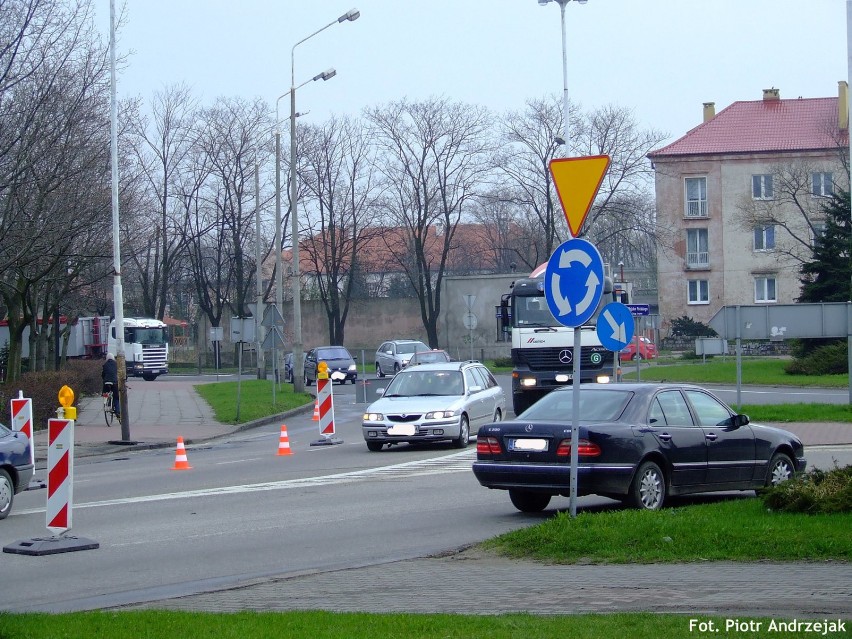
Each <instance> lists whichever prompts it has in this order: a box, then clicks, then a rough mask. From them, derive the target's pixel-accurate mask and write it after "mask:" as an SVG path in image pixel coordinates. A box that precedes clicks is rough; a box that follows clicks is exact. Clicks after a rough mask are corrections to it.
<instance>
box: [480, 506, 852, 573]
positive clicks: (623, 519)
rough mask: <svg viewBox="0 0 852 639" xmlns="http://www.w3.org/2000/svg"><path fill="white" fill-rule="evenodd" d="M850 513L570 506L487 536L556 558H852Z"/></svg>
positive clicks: (505, 547)
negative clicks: (572, 511)
mask: <svg viewBox="0 0 852 639" xmlns="http://www.w3.org/2000/svg"><path fill="white" fill-rule="evenodd" d="M850 530H852V513H843V514H832V515H805V514H801V513H778V512H772V511H769V510H768V509H767V508H766V507H765V506H764V504H763V502H762V501H761V500H760V499H757V498H739V499H731V500H725V501H716V502H713V503H706V504H694V505H689V506H684V507H673V508H664V509H662V510H659V511H654V512H648V511H639V510H632V509H624V510H611V511H603V512H583V513H580V514H578V515H577V517H575V518H574V519H572V518H571V517H570V515H569V514H568V513H566V512H561V513H559V514H557V515H556V516H555V517H552V518H551V519H548V520H547V521H545V522H543V523H541V524H539V525H537V526H532V527H530V528H524V529H521V530H517V531H514V532H510V533H506V534H504V535H500V536H499V537H496V538H494V539H491V540H488V541H486V542H483V546H484V547H485V548H487V549H491V550H495V551H497V552H499V553H500V554H503V555H506V556H509V557H515V558H527V559H536V560H540V561H548V562H552V563H565V564H569V563H577V562H592V563H619V564H620V563H657V562H691V561H762V560H772V561H822V560H841V561H849V560H852V535H850V534H849V531H850Z"/></svg>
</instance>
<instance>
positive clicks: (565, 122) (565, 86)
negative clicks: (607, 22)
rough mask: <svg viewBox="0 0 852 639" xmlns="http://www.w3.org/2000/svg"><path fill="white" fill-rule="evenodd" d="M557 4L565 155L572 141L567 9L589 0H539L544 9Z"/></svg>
mask: <svg viewBox="0 0 852 639" xmlns="http://www.w3.org/2000/svg"><path fill="white" fill-rule="evenodd" d="M551 2H556V3H557V4H558V5H559V11H560V13H561V14H562V119H563V122H562V127H563V128H562V131H563V132H562V139H563V141H564V144H565V155H566V156H567V155H568V153H569V146H568V145H569V142H570V140H571V138H570V136H569V134H568V41H567V38H566V36H565V7H566V6H567V4H568V3H569V2H578V3H580V4H586V2H588V0H538V3H539V5H541V6H542V7H543V6H545V5H548V4H550V3H551Z"/></svg>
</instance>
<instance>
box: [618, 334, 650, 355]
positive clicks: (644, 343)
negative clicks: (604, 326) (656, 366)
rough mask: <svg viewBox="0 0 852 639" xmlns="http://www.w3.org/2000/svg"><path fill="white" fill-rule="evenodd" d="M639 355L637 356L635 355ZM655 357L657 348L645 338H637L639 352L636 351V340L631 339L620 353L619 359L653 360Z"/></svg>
mask: <svg viewBox="0 0 852 639" xmlns="http://www.w3.org/2000/svg"><path fill="white" fill-rule="evenodd" d="M637 352H638V353H639V355H638V356H637V355H636V353H637ZM656 356H657V346H656V345H655V344H654V342H652V341H651V340H649V339H648V338H647V337H639V350H638V351H637V350H636V339H635V338H634V339H632V340H631V341H630V343H629V344H627V346H625V347H624V348H623V349H622V351H621V359H623V360H625V359H654V358H655V357H656Z"/></svg>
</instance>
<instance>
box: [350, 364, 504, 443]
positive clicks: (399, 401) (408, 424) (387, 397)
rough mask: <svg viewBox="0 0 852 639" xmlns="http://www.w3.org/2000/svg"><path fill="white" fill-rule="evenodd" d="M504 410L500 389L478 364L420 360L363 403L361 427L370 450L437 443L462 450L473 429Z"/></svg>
mask: <svg viewBox="0 0 852 639" xmlns="http://www.w3.org/2000/svg"><path fill="white" fill-rule="evenodd" d="M505 412H506V397H505V393H503V389H502V388H500V385H499V384H498V383H497V380H496V379H494V376H493V375H492V374H491V372H490V371H489V370H488V369H487V368H486V367H485V366H483V365H482V364H480V363H479V362H474V361H467V362H441V363H437V364H420V365H418V366H415V367H413V368H408V369H405V370H403V371H400V372H399V373H397V374H396V375H395V376H394V378H393V379H392V380H391V382H390V383H389V384H388V387H387V389H385V392H384V394H383V395H382V398H381V399H379V400H377V401H375V402H373V403H372V404H370V406H368V407H367V412H365V413H364V419H363V421H362V424H361V427H362V431H363V434H364V441H366V442H367V448H368V449H370V450H371V451H378V450H381V449H382V447H383V446H384V445H385V444H400V443H422V442H441V441H452V442H453V444H455V446H456V447H458V448H465V447H466V446H467V445H468V444H469V443H470V433H471V432H476V431H477V430H478V429H479V427H480V426H482V425H484V424H488V423H491V422H499V421H500V420H501V419H502V418H503V415H504V414H505Z"/></svg>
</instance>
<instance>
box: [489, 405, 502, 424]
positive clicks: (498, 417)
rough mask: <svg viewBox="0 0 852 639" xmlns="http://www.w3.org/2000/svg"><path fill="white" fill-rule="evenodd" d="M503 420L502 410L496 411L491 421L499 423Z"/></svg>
mask: <svg viewBox="0 0 852 639" xmlns="http://www.w3.org/2000/svg"><path fill="white" fill-rule="evenodd" d="M502 419H503V413H501V412H500V409H499V408H498V409H497V410H495V411H494V418H493V419H492V420H491V421H492V422H499V421H501V420H502Z"/></svg>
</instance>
